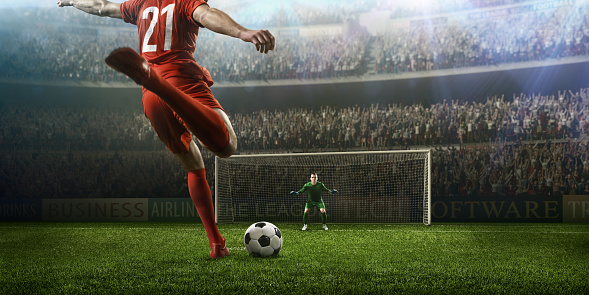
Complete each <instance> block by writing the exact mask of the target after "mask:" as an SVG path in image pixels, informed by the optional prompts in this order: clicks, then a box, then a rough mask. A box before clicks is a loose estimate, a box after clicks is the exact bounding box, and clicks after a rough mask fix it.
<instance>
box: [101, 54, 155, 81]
mask: <svg viewBox="0 0 589 295" xmlns="http://www.w3.org/2000/svg"><path fill="white" fill-rule="evenodd" d="M104 61H105V62H106V64H107V65H108V66H110V67H111V68H113V69H115V70H116V71H118V72H121V73H123V74H125V75H127V76H128V77H129V78H131V79H133V81H135V83H137V84H139V85H144V84H145V83H147V81H148V80H149V76H150V72H151V68H150V67H149V64H148V63H147V60H146V59H145V58H143V57H142V56H141V55H139V54H137V52H135V50H133V49H131V48H129V47H123V48H119V49H116V50H114V51H113V52H111V53H110V55H109V56H108V57H107V58H106V59H105V60H104Z"/></svg>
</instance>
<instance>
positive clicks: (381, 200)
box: [214, 150, 431, 225]
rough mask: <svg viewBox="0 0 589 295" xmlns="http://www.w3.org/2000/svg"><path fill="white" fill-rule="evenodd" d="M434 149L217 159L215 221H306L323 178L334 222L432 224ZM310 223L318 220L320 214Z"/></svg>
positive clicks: (314, 212)
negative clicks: (314, 183)
mask: <svg viewBox="0 0 589 295" xmlns="http://www.w3.org/2000/svg"><path fill="white" fill-rule="evenodd" d="M430 167H431V151H430V150H404V151H370V152H337V153H299V154H297V153H291V154H256V155H234V156H232V157H230V158H218V157H217V158H216V159H215V188H214V191H215V218H216V221H217V223H233V222H255V221H259V220H265V221H269V222H302V216H303V211H304V209H305V203H306V202H307V194H306V193H302V194H300V195H298V196H292V195H290V194H289V193H290V192H291V191H298V190H299V189H301V188H302V187H303V185H304V184H305V183H307V182H309V181H310V176H311V173H317V175H318V181H319V182H322V183H323V184H324V185H325V186H326V187H327V188H328V189H336V190H337V191H338V192H337V193H336V194H333V195H332V194H329V193H327V192H325V193H324V194H323V201H324V203H325V208H326V211H327V216H328V222H329V223H424V224H427V225H430V224H431V190H430V187H431V169H430ZM309 217H310V218H309V222H310V223H315V222H320V219H321V218H320V213H319V210H317V209H313V210H311V212H310V216H309Z"/></svg>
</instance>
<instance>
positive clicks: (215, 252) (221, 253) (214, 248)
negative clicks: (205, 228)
mask: <svg viewBox="0 0 589 295" xmlns="http://www.w3.org/2000/svg"><path fill="white" fill-rule="evenodd" d="M230 254H231V253H230V252H229V249H227V246H225V239H223V242H222V243H212V244H211V254H210V256H211V258H212V259H218V258H223V257H225V256H229V255H230Z"/></svg>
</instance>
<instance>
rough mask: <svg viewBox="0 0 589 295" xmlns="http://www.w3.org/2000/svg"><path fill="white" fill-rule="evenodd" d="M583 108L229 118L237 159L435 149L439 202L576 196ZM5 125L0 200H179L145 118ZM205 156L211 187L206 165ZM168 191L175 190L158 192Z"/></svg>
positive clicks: (111, 115) (582, 92)
mask: <svg viewBox="0 0 589 295" xmlns="http://www.w3.org/2000/svg"><path fill="white" fill-rule="evenodd" d="M588 103H589V93H588V92H587V89H579V90H578V91H577V90H575V91H571V90H568V91H559V92H558V93H555V94H554V95H537V94H534V95H523V94H522V95H520V96H515V97H514V98H513V99H512V100H506V99H504V98H503V97H492V98H486V99H484V100H482V101H445V100H444V101H441V102H439V103H435V104H432V105H431V106H427V107H426V106H422V105H417V104H413V105H405V106H402V105H396V104H390V105H387V106H381V105H370V106H349V107H333V106H324V107H321V108H319V109H316V110H313V109H305V108H289V109H285V110H273V111H271V110H258V111H254V112H251V113H229V116H230V117H231V120H232V122H233V124H234V127H235V131H236V133H237V135H238V141H239V143H238V147H239V150H240V152H241V153H260V152H263V153H275V152H281V153H284V152H320V151H351V150H390V149H407V148H415V147H424V146H425V147H430V148H433V147H435V149H436V151H435V152H434V167H433V168H434V170H433V184H434V188H435V190H434V192H435V194H436V195H452V194H476V193H485V194H490V193H497V194H508V193H516V192H517V193H523V192H528V193H537V194H542V193H548V194H551V193H553V192H563V191H564V192H567V193H571V192H575V193H578V192H579V191H580V190H581V188H584V187H585V185H584V184H585V183H588V181H589V178H588V177H586V176H587V175H586V173H587V171H589V165H588V164H587V163H588V162H587V160H588V157H587V156H586V154H587V153H586V151H587V140H586V135H587V133H588V132H589V129H588V128H589V124H588V122H587V114H588V110H589V107H588V105H589V104H588ZM0 120H1V121H0V151H2V154H3V155H2V157H0V158H1V161H2V165H1V172H0V173H1V174H2V178H1V188H2V190H3V195H4V197H12V196H26V197H32V196H36V195H37V194H45V193H46V192H49V193H47V194H48V195H50V196H69V195H78V194H80V193H81V194H83V195H84V196H96V194H98V195H101V196H118V195H124V196H127V194H141V195H153V194H156V195H165V196H168V195H176V194H181V193H182V189H181V188H182V187H183V183H184V182H183V179H182V178H183V177H184V176H185V175H184V174H185V173H184V172H183V169H182V167H181V165H180V164H179V163H177V161H176V160H175V158H173V157H168V156H166V154H167V152H166V151H165V146H164V145H163V144H162V143H161V142H160V141H159V139H157V135H156V134H154V132H153V130H152V129H151V127H150V125H149V121H148V120H147V119H146V118H145V117H144V115H143V114H142V113H141V111H140V110H131V109H122V110H112V109H108V108H68V107H44V106H35V105H27V106H18V105H5V106H3V107H1V108H0ZM204 155H205V159H206V162H207V166H208V169H207V171H208V173H209V175H208V180H209V181H210V184H211V186H212V184H213V180H214V178H213V175H212V174H211V173H212V171H213V169H212V165H213V161H214V160H213V156H212V154H211V153H209V152H206V151H205V152H204ZM151 160H153V161H151ZM547 168H550V169H547ZM134 171H135V172H134ZM154 171H155V172H154ZM518 171H519V172H518ZM152 172H153V173H152ZM149 173H152V174H149ZM170 173H171V174H170ZM147 174H149V175H147ZM161 174H165V175H161ZM571 175H572V176H575V177H574V178H571ZM152 178H158V179H161V180H158V181H155V180H153V179H152ZM573 180H574V181H573ZM170 181H171V182H174V185H170ZM86 184H87V185H86ZM47 186H50V188H47ZM171 186H173V187H174V188H176V187H177V188H178V191H174V189H171V190H169V191H168V192H166V193H162V191H164V190H165V189H164V187H168V188H170V187H171ZM548 187H550V188H548ZM66 188H67V189H66ZM184 189H185V188H184ZM82 190H85V191H82ZM92 192H93V193H92Z"/></svg>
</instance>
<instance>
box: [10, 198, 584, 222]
mask: <svg viewBox="0 0 589 295" xmlns="http://www.w3.org/2000/svg"><path fill="white" fill-rule="evenodd" d="M290 207H292V206H290ZM303 207H304V204H302V203H301V204H299V206H297V208H294V209H295V210H294V211H293V210H285V211H284V212H281V210H273V211H272V212H268V211H264V210H265V209H264V208H267V207H260V208H259V210H256V212H257V213H256V215H255V216H251V217H250V218H251V220H250V221H255V220H261V219H265V220H266V219H279V218H280V216H277V214H291V213H290V212H291V211H292V212H295V214H297V215H300V212H301V210H302V208H303ZM357 213H358V214H370V212H357ZM332 214H337V213H334V212H332ZM270 215H272V216H270ZM0 221H84V222H87V221H100V222H111V221H116V222H127V221H129V222H136V221H140V222H141V221H158V222H159V221H164V222H200V221H199V218H198V213H197V212H196V209H195V207H194V205H193V204H192V200H191V199H190V198H151V199H150V198H120V199H119V198H115V199H105V198H99V199H38V200H22V199H0ZM432 221H433V222H434V223H444V222H539V223H540V222H545V223H562V222H565V223H589V195H564V196H525V197H515V198H514V197H498V196H477V197H476V198H473V197H437V198H434V199H433V200H432Z"/></svg>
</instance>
